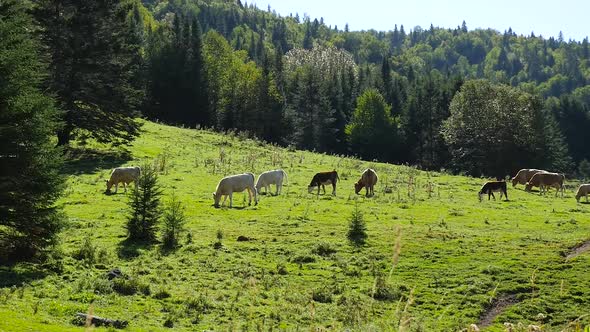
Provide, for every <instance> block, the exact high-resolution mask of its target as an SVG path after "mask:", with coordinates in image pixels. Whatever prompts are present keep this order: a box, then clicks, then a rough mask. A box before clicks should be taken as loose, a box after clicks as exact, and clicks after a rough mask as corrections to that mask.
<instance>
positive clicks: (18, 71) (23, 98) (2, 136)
mask: <svg viewBox="0 0 590 332" xmlns="http://www.w3.org/2000/svg"><path fill="white" fill-rule="evenodd" d="M28 9H29V8H27V4H26V2H23V1H20V0H6V1H2V2H0V262H6V261H14V260H20V259H31V258H35V257H39V258H40V257H41V256H40V254H43V253H45V252H47V250H49V249H51V247H52V246H53V245H55V244H56V243H57V235H58V232H59V231H60V229H61V228H62V225H63V223H62V216H61V213H60V210H59V209H58V208H56V207H55V204H54V203H55V200H56V199H57V198H58V197H59V196H60V194H61V192H62V189H63V186H64V178H63V176H61V175H60V173H59V168H60V166H61V159H60V157H59V156H60V155H61V154H60V153H59V151H58V150H56V148H55V142H54V140H53V138H54V134H55V130H56V129H57V128H58V126H57V116H58V115H59V113H58V111H57V109H56V108H55V106H54V101H53V100H52V99H51V98H49V97H47V96H45V95H43V94H42V93H41V90H40V83H41V80H42V79H43V78H44V75H45V74H46V72H47V69H46V67H45V65H43V64H42V63H41V62H40V61H39V54H40V51H39V44H38V41H37V40H36V39H35V37H34V36H33V35H32V31H35V29H36V27H35V26H34V25H33V23H32V20H31V17H30V16H29V15H28V14H27V10H28Z"/></svg>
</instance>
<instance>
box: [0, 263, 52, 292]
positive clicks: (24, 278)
mask: <svg viewBox="0 0 590 332" xmlns="http://www.w3.org/2000/svg"><path fill="white" fill-rule="evenodd" d="M46 275H47V271H45V270H44V269H41V268H40V267H39V266H38V265H36V264H28V263H19V264H15V265H12V266H0V288H3V287H12V286H21V285H23V284H26V283H30V282H31V281H33V280H39V279H43V278H44V277H45V276H46Z"/></svg>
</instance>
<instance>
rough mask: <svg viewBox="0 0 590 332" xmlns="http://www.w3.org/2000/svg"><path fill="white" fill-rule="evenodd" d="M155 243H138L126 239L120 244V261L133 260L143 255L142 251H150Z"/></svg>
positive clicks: (118, 250) (118, 253) (118, 247)
mask: <svg viewBox="0 0 590 332" xmlns="http://www.w3.org/2000/svg"><path fill="white" fill-rule="evenodd" d="M154 244H155V243H154V242H150V241H137V240H130V239H125V240H123V241H121V242H119V245H118V246H117V256H119V258H120V259H133V258H135V257H137V256H139V255H140V254H141V252H142V251H146V250H149V249H151V248H152V247H153V245H154Z"/></svg>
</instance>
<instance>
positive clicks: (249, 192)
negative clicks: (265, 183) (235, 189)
mask: <svg viewBox="0 0 590 332" xmlns="http://www.w3.org/2000/svg"><path fill="white" fill-rule="evenodd" d="M246 191H247V192H248V206H250V205H252V190H251V189H250V188H248V189H247V190H246Z"/></svg>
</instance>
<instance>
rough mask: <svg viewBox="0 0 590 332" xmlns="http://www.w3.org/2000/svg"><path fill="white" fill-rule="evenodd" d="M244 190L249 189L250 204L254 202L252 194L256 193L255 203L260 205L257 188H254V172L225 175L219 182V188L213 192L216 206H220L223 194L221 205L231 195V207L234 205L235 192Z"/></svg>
mask: <svg viewBox="0 0 590 332" xmlns="http://www.w3.org/2000/svg"><path fill="white" fill-rule="evenodd" d="M244 190H248V205H251V204H252V194H254V202H255V205H258V197H257V193H256V188H254V174H252V173H244V174H238V175H230V176H226V177H224V178H223V179H221V180H220V181H219V183H218V184H217V188H216V189H215V192H214V193H213V200H214V201H215V207H219V201H220V200H221V196H225V198H224V199H223V202H222V203H221V205H223V204H225V201H226V200H227V197H228V196H229V207H232V204H233V200H232V194H233V193H234V192H236V193H239V192H242V191H244Z"/></svg>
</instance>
